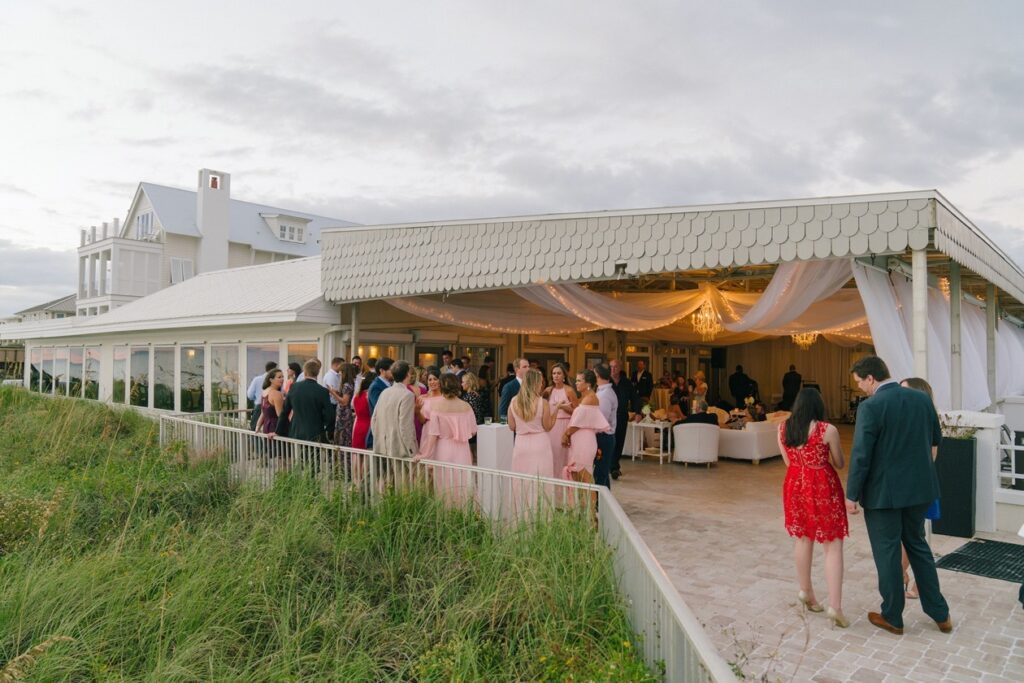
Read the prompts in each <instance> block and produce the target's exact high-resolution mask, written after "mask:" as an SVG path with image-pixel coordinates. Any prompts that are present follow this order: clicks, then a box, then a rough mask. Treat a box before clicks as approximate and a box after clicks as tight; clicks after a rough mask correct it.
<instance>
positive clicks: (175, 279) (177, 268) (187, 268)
mask: <svg viewBox="0 0 1024 683" xmlns="http://www.w3.org/2000/svg"><path fill="white" fill-rule="evenodd" d="M192 275H193V268H192V259H188V258H172V259H171V284H172V285H175V284H177V283H179V282H184V281H185V280H187V279H189V278H190V277H192Z"/></svg>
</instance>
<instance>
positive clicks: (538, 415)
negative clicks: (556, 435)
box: [509, 398, 555, 511]
mask: <svg viewBox="0 0 1024 683" xmlns="http://www.w3.org/2000/svg"><path fill="white" fill-rule="evenodd" d="M516 406H517V404H516V401H515V399H513V400H512V405H511V407H510V408H509V410H510V411H511V412H512V413H513V414H514V415H515V418H516V443H515V446H513V448H512V471H513V472H519V473H520V474H528V475H531V476H535V477H553V476H554V475H555V469H554V460H553V456H552V455H551V439H549V438H548V432H547V430H546V429H544V399H542V398H538V399H537V406H536V411H535V412H534V414H533V419H532V420H526V419H524V418H523V417H522V416H521V415H520V414H519V410H518V408H517V407H516ZM538 495H539V493H538V491H537V486H536V484H534V483H532V482H523V481H520V480H518V479H516V480H513V482H512V503H513V505H514V506H516V508H517V509H520V510H527V511H529V510H533V509H534V508H536V507H537V497H538Z"/></svg>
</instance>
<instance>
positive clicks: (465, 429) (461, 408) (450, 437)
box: [413, 374, 476, 506]
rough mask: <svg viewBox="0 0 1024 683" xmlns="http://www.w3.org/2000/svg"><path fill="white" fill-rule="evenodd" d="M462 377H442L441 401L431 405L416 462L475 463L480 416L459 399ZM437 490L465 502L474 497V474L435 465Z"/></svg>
mask: <svg viewBox="0 0 1024 683" xmlns="http://www.w3.org/2000/svg"><path fill="white" fill-rule="evenodd" d="M461 390H462V386H461V383H460V382H459V378H458V377H456V376H455V375H451V374H448V375H445V376H444V377H443V378H442V379H441V395H442V398H441V400H439V401H435V402H434V404H433V405H432V406H431V413H430V420H429V421H427V424H426V427H425V428H424V430H423V443H422V444H421V445H420V452H419V453H418V454H417V455H416V457H414V458H413V462H419V461H420V460H436V461H438V462H450V463H455V464H456V465H472V464H473V453H472V452H471V451H470V449H469V440H470V439H471V438H472V437H473V435H474V434H476V415H475V414H474V413H473V408H472V407H470V405H469V404H468V403H466V402H465V401H463V400H461V399H460V398H459V393H460V392H461ZM433 470H434V490H435V491H436V492H437V495H438V496H440V497H441V498H443V499H444V500H445V501H447V502H449V503H451V504H452V505H456V506H461V505H465V504H466V502H467V501H469V500H470V499H471V498H472V494H473V475H472V473H470V472H462V471H456V470H449V469H446V468H444V467H435V468H433Z"/></svg>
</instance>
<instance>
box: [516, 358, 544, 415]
mask: <svg viewBox="0 0 1024 683" xmlns="http://www.w3.org/2000/svg"><path fill="white" fill-rule="evenodd" d="M543 384H544V376H543V375H541V374H540V371H538V370H533V369H530V370H527V371H526V376H525V377H523V386H521V387H520V388H519V393H518V394H516V398H515V401H514V405H515V409H516V417H521V418H522V419H524V420H526V421H527V422H529V421H530V420H532V419H533V417H534V415H536V414H537V399H538V398H540V391H541V387H542V386H543Z"/></svg>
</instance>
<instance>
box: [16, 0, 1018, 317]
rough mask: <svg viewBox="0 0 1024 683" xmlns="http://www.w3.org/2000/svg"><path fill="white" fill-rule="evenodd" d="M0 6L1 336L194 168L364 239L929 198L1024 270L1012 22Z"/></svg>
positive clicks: (864, 9)
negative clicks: (334, 220)
mask: <svg viewBox="0 0 1024 683" xmlns="http://www.w3.org/2000/svg"><path fill="white" fill-rule="evenodd" d="M261 5H265V6H267V7H272V9H259V6H261ZM826 5H827V6H826ZM854 6H855V8H854ZM2 10H3V11H2V12H0V35H2V36H3V37H4V39H3V41H2V42H0V102H2V103H3V105H4V106H3V108H2V110H0V122H2V125H0V159H2V162H0V259H2V263H3V264H4V266H3V268H2V269H0V316H2V315H7V314H10V313H12V312H13V311H15V310H19V309H21V308H25V307H27V306H30V305H33V304H36V303H40V302H42V301H45V300H47V299H52V298H56V297H58V296H61V295H63V294H66V293H70V292H72V291H74V288H75V278H76V266H75V248H76V247H77V246H78V231H79V229H80V228H82V227H86V226H89V225H94V224H99V223H100V222H102V221H105V220H106V221H109V220H111V219H112V218H113V217H114V216H118V217H120V218H121V219H122V220H123V218H124V215H125V213H126V212H127V210H128V204H129V202H130V200H131V196H132V193H133V191H134V189H135V187H136V185H137V183H138V182H139V181H143V180H145V181H150V182H155V183H161V184H165V185H173V186H178V187H185V188H189V189H194V187H195V182H196V171H197V170H198V169H199V168H201V167H204V166H205V167H211V168H216V169H218V170H223V171H228V172H230V173H231V174H232V196H234V197H236V198H240V199H248V200H252V201H257V202H261V203H267V204H274V205H279V206H283V207H287V208H294V209H304V210H307V211H312V212H315V213H322V214H325V215H329V216H336V217H338V218H344V219H348V220H352V221H356V222H360V223H381V222H388V221H394V220H427V219H439V218H468V217H482V216H495V215H508V214H519V213H533V212H553V211H575V210H597V209H609V208H635V207H650V206H665V205H685V204H695V203H705V202H716V201H739V200H756V199H781V198H789V197H805V196H816V195H831V194H850V193H860V192H874V191H892V190H908V189H927V188H937V189H939V190H941V191H942V192H943V193H944V194H945V195H946V196H947V197H948V198H949V199H950V200H951V201H952V202H953V203H954V204H955V205H956V206H958V207H959V208H960V209H961V210H963V211H964V212H965V213H966V214H967V216H968V217H970V218H971V219H972V220H974V221H975V222H976V223H977V224H978V225H980V226H981V227H982V228H983V229H984V230H985V231H986V232H988V233H989V234H990V235H991V236H992V237H993V238H994V239H995V240H996V241H997V243H999V244H1000V245H1001V246H1002V247H1003V248H1004V249H1005V250H1006V251H1007V252H1009V253H1010V254H1011V256H1013V257H1014V258H1015V259H1016V260H1017V261H1018V262H1022V261H1024V192H1021V183H1022V180H1024V114H1022V112H1024V40H1022V39H1021V27H1022V26H1024V3H1022V2H1014V1H1006V2H984V3H974V2H966V1H965V2H957V3H951V2H936V1H928V2H898V3H894V2H891V1H889V2H878V3H872V2H860V3H821V2H818V1H813V2H812V1H806V2H796V1H784V0H763V1H760V2H759V1H750V2H729V3H706V2H630V3H624V2H602V1H594V0H587V1H585V2H584V1H580V2H557V1H552V0H547V1H546V2H523V1H522V0H520V1H517V2H512V3H494V2H479V0H477V1H466V2H430V3H421V2H402V3H399V2H383V3H338V2H303V1H301V0H293V1H292V2H290V3H270V2H266V3H261V2H255V3H254V2H251V1H250V2H229V1H220V2H209V0H206V1H204V2H192V1H190V0H178V1H177V2H175V3H138V2H118V1H111V0H105V1H104V2H101V3H78V2H28V1H23V0H5V1H4V2H3V7H2Z"/></svg>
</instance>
